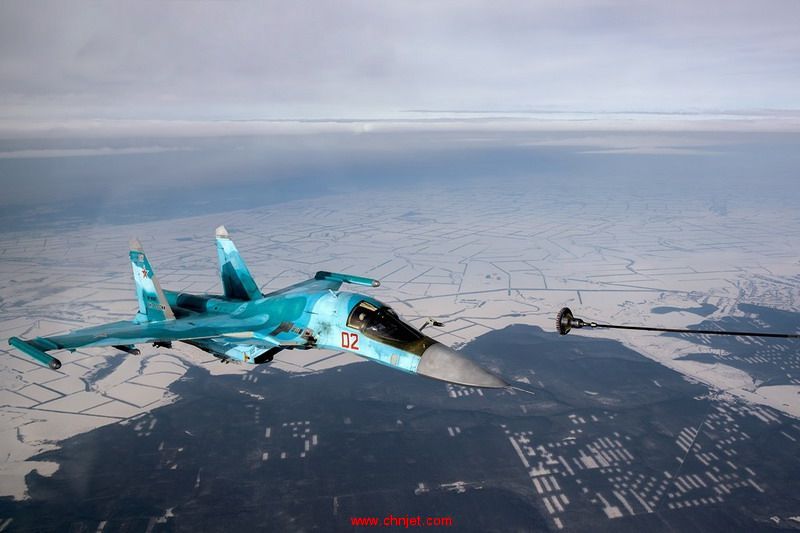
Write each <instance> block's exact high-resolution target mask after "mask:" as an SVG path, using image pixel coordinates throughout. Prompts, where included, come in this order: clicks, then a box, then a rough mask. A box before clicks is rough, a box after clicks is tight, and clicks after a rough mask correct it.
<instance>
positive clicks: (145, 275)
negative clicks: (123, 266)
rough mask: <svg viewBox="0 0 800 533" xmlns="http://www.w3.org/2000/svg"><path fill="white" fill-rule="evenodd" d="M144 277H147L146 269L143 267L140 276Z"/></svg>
mask: <svg viewBox="0 0 800 533" xmlns="http://www.w3.org/2000/svg"><path fill="white" fill-rule="evenodd" d="M146 277H147V269H146V268H143V269H142V278H146Z"/></svg>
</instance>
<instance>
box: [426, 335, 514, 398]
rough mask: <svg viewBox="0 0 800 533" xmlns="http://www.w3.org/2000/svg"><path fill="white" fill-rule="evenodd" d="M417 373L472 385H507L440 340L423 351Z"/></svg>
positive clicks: (493, 386) (491, 386)
mask: <svg viewBox="0 0 800 533" xmlns="http://www.w3.org/2000/svg"><path fill="white" fill-rule="evenodd" d="M417 374H419V375H421V376H427V377H429V378H433V379H440V380H442V381H449V382H450V383H457V384H459V385H467V386H470V387H488V388H501V387H505V386H507V383H506V382H505V381H503V380H502V379H500V378H499V377H497V376H495V375H494V374H491V373H489V372H487V371H486V370H484V369H483V368H481V367H479V366H478V365H476V364H475V363H473V362H472V361H470V360H469V359H467V358H465V357H464V356H463V355H460V354H459V353H458V352H456V351H455V350H453V349H451V348H448V347H447V346H445V345H443V344H441V343H438V342H437V343H436V344H434V345H432V346H430V347H429V348H428V349H427V350H425V351H424V352H422V358H421V359H420V362H419V366H418V367H417Z"/></svg>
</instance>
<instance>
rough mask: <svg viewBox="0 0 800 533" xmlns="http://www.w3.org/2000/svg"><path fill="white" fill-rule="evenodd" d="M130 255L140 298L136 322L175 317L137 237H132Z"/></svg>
mask: <svg viewBox="0 0 800 533" xmlns="http://www.w3.org/2000/svg"><path fill="white" fill-rule="evenodd" d="M130 256H131V267H132V268H133V281H134V282H135V283H136V298H137V299H138V300H139V312H138V313H136V318H135V319H134V322H137V323H142V322H159V321H162V320H172V319H174V318H175V315H174V314H173V313H172V308H171V307H170V306H169V304H168V303H167V299H166V298H165V297H164V291H162V290H161V285H160V284H159V283H158V280H157V279H156V275H155V272H153V268H152V267H151V266H150V261H148V260H147V256H146V255H145V254H144V250H143V249H142V244H141V243H140V242H139V241H138V240H136V239H131V252H130Z"/></svg>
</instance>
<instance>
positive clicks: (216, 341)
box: [9, 226, 506, 388]
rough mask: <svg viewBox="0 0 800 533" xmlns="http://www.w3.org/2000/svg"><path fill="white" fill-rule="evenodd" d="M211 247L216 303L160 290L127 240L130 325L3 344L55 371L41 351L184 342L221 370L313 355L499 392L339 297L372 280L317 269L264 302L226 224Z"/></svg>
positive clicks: (361, 301)
mask: <svg viewBox="0 0 800 533" xmlns="http://www.w3.org/2000/svg"><path fill="white" fill-rule="evenodd" d="M216 241H217V255H218V257H219V272H220V278H221V280H222V289H223V294H222V295H210V294H189V293H184V292H174V291H169V290H162V288H161V285H160V284H159V282H158V279H157V278H156V275H155V272H154V271H153V268H152V267H151V266H150V262H149V261H148V259H147V256H146V255H145V253H144V250H143V249H142V245H141V244H140V243H139V241H137V240H135V239H134V240H132V241H131V246H130V260H131V267H132V268H133V279H134V282H135V285H136V297H137V298H138V300H139V310H138V312H137V313H136V316H135V317H134V318H133V320H132V321H121V322H112V323H109V324H104V325H101V326H95V327H90V328H86V329H80V330H77V331H73V332H71V333H67V334H65V335H54V336H51V337H36V338H34V339H31V340H22V339H19V338H17V337H12V338H11V339H9V344H10V345H12V346H14V347H15V348H17V349H19V350H20V351H22V352H24V353H25V354H27V355H28V356H30V357H32V358H33V359H35V360H36V361H39V362H40V363H42V364H45V365H48V366H49V367H50V368H52V369H54V370H56V369H58V368H60V367H61V362H60V361H59V360H58V359H56V358H55V357H53V356H51V355H49V354H48V353H47V352H50V351H54V350H69V351H75V350H76V349H77V348H92V347H100V346H113V347H114V348H116V349H118V350H121V351H123V352H126V353H129V354H133V355H138V354H139V350H138V349H137V348H136V346H135V345H137V344H143V343H152V344H153V345H154V346H159V347H165V348H171V347H172V343H173V342H183V343H185V344H189V345H191V346H195V347H197V348H199V349H201V350H203V351H205V352H208V353H210V354H212V355H214V356H215V357H217V358H219V359H221V360H223V361H225V362H231V361H235V362H240V363H250V364H256V365H258V364H264V363H269V362H271V361H272V360H273V358H274V357H275V354H277V353H278V352H280V351H281V350H307V349H309V348H321V349H326V350H336V351H347V352H351V353H354V354H356V355H358V356H361V357H364V358H366V359H369V360H371V361H375V362H377V363H380V364H383V365H386V366H389V367H391V368H394V369H397V370H401V371H403V372H407V373H411V374H419V375H421V376H426V377H429V378H433V379H438V380H441V381H447V382H450V383H455V384H458V385H468V386H473V387H490V388H499V387H505V386H506V383H505V382H504V381H503V380H502V379H500V378H499V377H497V376H495V375H494V374H491V373H490V372H488V371H486V370H484V369H483V368H481V367H480V366H478V365H476V364H475V363H473V362H471V361H470V360H469V359H467V358H465V357H464V356H462V355H460V354H459V353H457V352H456V351H455V350H453V349H451V348H449V347H447V346H445V345H443V344H441V343H440V342H438V341H436V340H434V339H432V338H430V337H428V336H427V335H424V334H423V333H422V332H421V331H420V330H419V329H416V328H414V327H412V326H411V325H409V324H408V323H406V322H404V321H403V320H402V319H401V318H400V317H399V316H398V315H397V313H396V312H395V311H394V310H393V309H392V308H391V307H389V306H387V305H385V304H383V303H381V302H379V301H378V300H376V299H375V298H373V297H371V296H368V295H366V294H360V293H355V292H345V291H341V290H340V288H341V286H342V284H344V283H347V284H351V285H362V286H366V287H378V286H379V285H380V282H379V281H378V280H374V279H370V278H365V277H361V276H353V275H350V274H339V273H334V272H322V271H321V272H317V274H316V275H315V276H314V277H313V278H312V279H309V280H306V281H302V282H300V283H297V284H295V285H291V286H289V287H286V288H284V289H281V290H278V291H274V292H270V293H268V294H262V293H261V291H260V290H259V288H258V285H257V284H256V282H255V281H254V280H253V276H252V275H251V274H250V270H249V269H248V268H247V266H246V265H245V263H244V260H243V259H242V257H241V255H240V254H239V251H238V250H237V248H236V246H235V245H234V244H233V241H232V240H231V239H230V236H229V235H228V232H227V230H226V229H225V227H224V226H220V227H219V228H217V230H216ZM429 323H430V322H429ZM424 327H425V326H423V328H424Z"/></svg>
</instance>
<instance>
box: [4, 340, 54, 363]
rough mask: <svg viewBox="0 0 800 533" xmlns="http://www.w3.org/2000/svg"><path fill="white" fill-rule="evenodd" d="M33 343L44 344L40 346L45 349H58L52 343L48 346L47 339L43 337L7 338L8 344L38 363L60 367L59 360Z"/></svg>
mask: <svg viewBox="0 0 800 533" xmlns="http://www.w3.org/2000/svg"><path fill="white" fill-rule="evenodd" d="M34 343H37V344H44V346H42V348H45V349H49V350H56V349H58V346H56V345H53V346H52V347H51V346H48V345H47V341H46V340H45V339H34V340H32V341H24V340H22V339H20V338H19V337H11V338H10V339H8V344H10V345H11V346H13V347H14V348H17V349H18V350H19V351H21V352H23V353H24V354H26V355H28V356H30V357H31V358H33V359H35V360H36V361H39V362H40V363H42V364H45V365H47V366H49V367H50V368H52V369H53V370H58V369H59V368H61V361H59V360H58V359H56V358H55V357H53V356H52V355H48V354H47V353H45V352H44V350H41V349H40V348H39V347H37V346H34Z"/></svg>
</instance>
